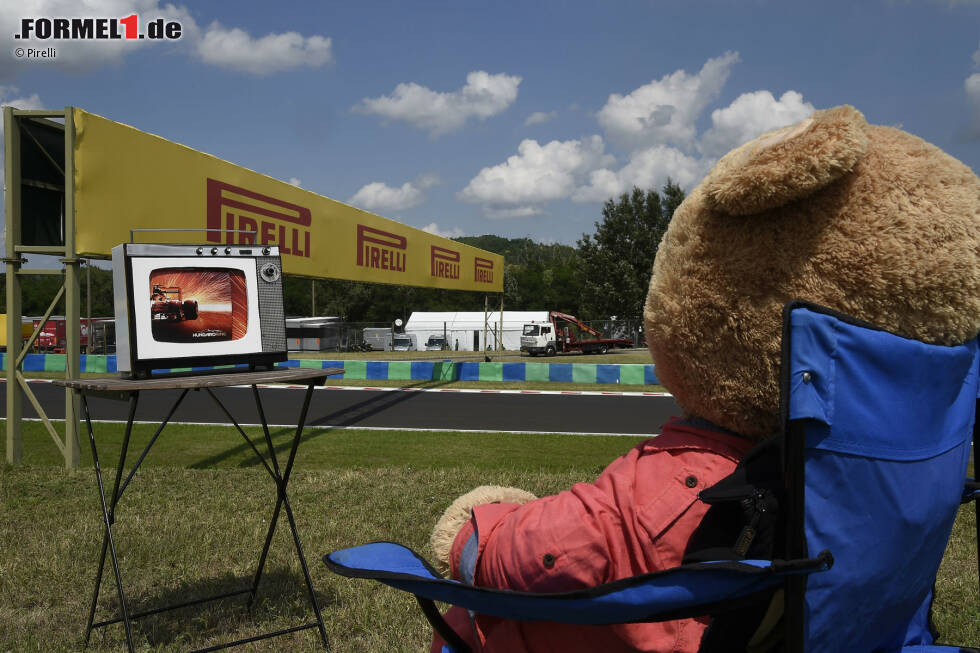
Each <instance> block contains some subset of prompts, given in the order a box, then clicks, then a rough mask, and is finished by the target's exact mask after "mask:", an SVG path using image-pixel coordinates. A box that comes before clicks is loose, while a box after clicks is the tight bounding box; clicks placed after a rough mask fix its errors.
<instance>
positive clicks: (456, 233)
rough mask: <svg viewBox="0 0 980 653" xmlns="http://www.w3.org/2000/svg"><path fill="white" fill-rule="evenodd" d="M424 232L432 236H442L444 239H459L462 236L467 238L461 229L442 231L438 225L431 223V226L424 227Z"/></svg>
mask: <svg viewBox="0 0 980 653" xmlns="http://www.w3.org/2000/svg"><path fill="white" fill-rule="evenodd" d="M422 231H424V232H426V233H429V234H432V235H433V236H442V237H443V238H459V237H460V236H465V235H466V234H465V233H463V230H462V229H460V228H459V227H453V228H452V229H442V228H441V227H440V226H439V225H438V223H435V222H430V223H429V224H427V225H425V226H424V227H422Z"/></svg>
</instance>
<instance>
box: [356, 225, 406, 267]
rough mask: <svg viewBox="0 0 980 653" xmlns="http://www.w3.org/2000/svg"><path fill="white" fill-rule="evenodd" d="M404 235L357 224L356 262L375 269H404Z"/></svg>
mask: <svg viewBox="0 0 980 653" xmlns="http://www.w3.org/2000/svg"><path fill="white" fill-rule="evenodd" d="M407 249H408V239H407V238H405V236H400V235H398V234H393V233H391V232H388V231H381V230H380V229H374V228H373V227H368V226H365V225H363V224H359V225H357V264H358V265H360V266H362V267H366V268H374V269H376V270H391V271H393V272H404V271H405V260H406V255H405V250H407Z"/></svg>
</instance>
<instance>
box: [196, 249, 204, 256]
mask: <svg viewBox="0 0 980 653" xmlns="http://www.w3.org/2000/svg"><path fill="white" fill-rule="evenodd" d="M203 253H204V248H203V247H198V248H197V255H198V256H200V255H201V254H203Z"/></svg>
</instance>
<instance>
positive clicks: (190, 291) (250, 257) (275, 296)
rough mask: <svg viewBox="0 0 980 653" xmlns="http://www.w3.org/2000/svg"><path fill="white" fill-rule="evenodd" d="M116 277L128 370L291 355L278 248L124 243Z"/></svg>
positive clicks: (119, 340) (120, 344)
mask: <svg viewBox="0 0 980 653" xmlns="http://www.w3.org/2000/svg"><path fill="white" fill-rule="evenodd" d="M112 281H113V299H114V304H115V318H116V368H117V370H118V371H119V373H120V374H121V375H123V376H130V377H137V378H146V377H149V376H151V374H152V373H153V371H154V370H172V369H173V368H188V367H190V368H193V367H200V366H217V365H242V364H247V365H248V367H249V368H250V369H266V368H271V367H273V366H274V365H275V363H276V362H278V361H284V360H286V358H287V352H286V321H285V316H284V315H283V309H282V260H281V258H280V255H279V248H278V247H277V246H272V245H258V246H257V245H236V246H222V247H217V246H214V245H210V244H209V245H163V244H151V243H124V244H122V245H118V246H116V247H114V248H112Z"/></svg>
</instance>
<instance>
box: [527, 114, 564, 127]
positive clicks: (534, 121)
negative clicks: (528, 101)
mask: <svg viewBox="0 0 980 653" xmlns="http://www.w3.org/2000/svg"><path fill="white" fill-rule="evenodd" d="M557 115H558V112H557V111H549V112H547V113H545V112H544V111H535V112H534V113H532V114H531V115H529V116H528V117H527V120H525V121H524V126H525V127H530V126H531V125H541V124H544V123H546V122H548V121H549V120H551V119H552V118H554V117H555V116H557Z"/></svg>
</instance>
